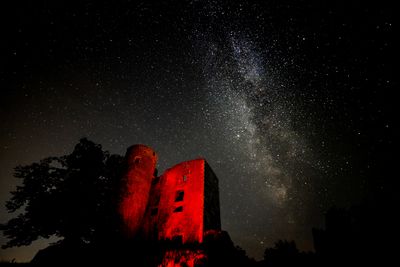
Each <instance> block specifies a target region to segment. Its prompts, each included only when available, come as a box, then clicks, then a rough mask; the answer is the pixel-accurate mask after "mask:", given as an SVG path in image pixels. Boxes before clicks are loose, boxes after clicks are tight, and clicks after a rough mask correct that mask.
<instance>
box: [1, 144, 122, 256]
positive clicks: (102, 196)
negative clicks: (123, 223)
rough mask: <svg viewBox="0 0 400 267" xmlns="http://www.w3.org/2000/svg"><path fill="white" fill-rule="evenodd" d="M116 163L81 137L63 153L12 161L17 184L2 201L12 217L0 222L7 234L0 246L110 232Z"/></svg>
mask: <svg viewBox="0 0 400 267" xmlns="http://www.w3.org/2000/svg"><path fill="white" fill-rule="evenodd" d="M122 162H123V161H122V157H121V156H118V155H110V153H109V152H107V151H104V150H103V149H102V147H101V145H99V144H95V143H93V142H91V141H89V140H87V139H86V138H83V139H81V140H80V142H79V143H78V144H77V145H76V146H75V148H74V150H73V152H72V153H71V154H69V155H65V156H61V157H48V158H45V159H42V160H40V161H39V162H38V163H32V164H30V165H25V166H17V167H16V168H15V172H14V176H15V177H16V178H18V179H21V184H20V185H18V186H17V187H16V190H15V191H13V192H11V194H12V196H11V199H10V200H9V201H7V203H6V208H7V210H8V211H9V212H10V213H14V214H16V217H14V218H12V219H10V220H9V221H8V222H7V223H5V224H1V225H0V230H2V231H3V233H4V235H5V236H6V237H8V238H9V239H10V240H9V241H8V243H7V244H5V245H4V246H3V248H7V247H13V246H22V245H29V244H31V242H32V241H34V240H36V239H38V238H49V237H50V236H56V237H62V238H64V240H65V241H66V242H72V243H76V244H78V243H91V242H96V241H97V240H98V239H99V238H100V237H101V236H107V235H110V234H112V233H110V231H113V229H117V228H116V227H113V224H115V223H117V215H116V209H115V205H116V202H117V201H118V194H117V190H116V189H117V186H118V183H119V177H120V171H121V165H122Z"/></svg>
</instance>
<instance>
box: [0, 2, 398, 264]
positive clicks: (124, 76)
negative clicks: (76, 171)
mask: <svg viewBox="0 0 400 267" xmlns="http://www.w3.org/2000/svg"><path fill="white" fill-rule="evenodd" d="M233 2H235V3H233ZM392 10H393V5H391V4H390V3H389V2H385V1H380V2H379V3H378V4H377V5H370V4H367V3H365V1H342V0H340V1H324V2H321V1H316V0H315V1H314V0H312V1H305V0H299V1H287V0H283V1H215V0H212V1H202V0H197V1H157V2H153V1H142V2H137V1H121V2H116V1H108V2H105V1H80V2H79V4H74V3H72V1H66V2H65V3H63V2H62V1H33V2H32V1H26V2H25V1H14V3H13V4H10V6H5V7H4V8H3V10H2V13H4V14H2V18H3V19H4V20H5V22H4V23H3V26H6V29H5V30H4V31H3V38H4V39H3V44H5V48H4V49H2V51H1V52H0V53H1V58H2V60H1V64H0V67H1V69H0V71H1V72H0V82H1V84H2V85H1V97H0V116H1V117H0V118H1V120H0V205H1V207H0V222H4V221H6V220H7V219H9V218H11V215H10V214H7V212H6V210H5V207H4V203H5V201H6V200H7V199H8V198H9V197H10V195H9V191H10V190H12V189H13V188H14V187H15V185H16V184H17V180H16V179H15V178H13V176H12V172H13V167H15V166H16V165H18V164H29V163H31V162H34V161H38V160H40V159H42V158H44V157H47V156H51V155H54V156H59V155H64V154H66V153H69V152H71V151H72V149H73V147H74V145H75V144H76V143H77V142H78V141H79V139H80V138H81V137H88V138H89V139H90V140H92V141H94V142H97V143H100V144H102V145H103V147H104V149H106V150H109V151H110V152H112V153H117V154H124V153H125V150H126V148H127V147H128V146H130V145H131V144H136V143H143V144H146V145H149V146H151V147H152V148H153V149H154V150H155V151H157V153H158V154H159V163H158V169H159V173H161V172H163V171H164V170H165V169H166V168H168V167H170V166H172V165H174V164H176V163H179V162H181V161H185V160H189V159H194V158H197V157H205V158H206V159H207V161H208V162H209V164H210V166H211V167H212V168H213V170H214V172H215V173H216V174H217V176H218V178H219V182H220V199H221V200H220V201H221V219H222V227H223V229H224V230H227V231H228V232H229V234H230V235H231V237H232V239H233V241H234V242H235V244H236V245H239V246H240V247H242V248H244V249H245V250H246V251H247V253H248V254H249V255H250V256H251V257H255V258H256V259H260V258H261V257H262V255H263V252H264V250H265V248H266V247H270V246H272V245H273V244H274V242H275V241H277V240H278V239H288V240H295V241H296V243H297V245H298V247H299V248H300V249H301V250H305V251H308V250H312V249H313V243H312V234H311V228H312V227H321V226H323V222H324V220H323V213H324V212H325V211H326V210H327V209H328V208H329V207H331V206H333V205H336V206H340V207H348V206H351V205H354V204H356V203H358V202H359V201H361V200H362V199H363V198H365V197H366V196H368V195H369V194H371V192H376V191H379V190H385V188H386V187H390V181H389V180H390V179H389V178H388V177H389V176H390V175H389V173H390V168H389V167H387V163H388V162H389V161H390V160H391V159H392V157H391V151H392V150H391V147H392V146H393V142H394V129H393V126H394V119H393V117H394V115H393V114H394V106H395V98H394V92H393V91H394V88H395V84H396V82H395V81H394V79H393V68H394V59H393V50H394V49H393V40H392V39H393V31H394V30H393V28H394V27H395V26H396V25H393V14H392ZM5 242H6V240H5V238H4V237H3V236H2V235H0V244H4V243H5ZM47 243H48V241H45V240H42V241H38V242H35V243H33V245H32V246H29V247H21V248H12V249H7V250H1V251H0V260H2V259H12V258H16V259H17V260H18V261H27V260H30V259H31V258H32V257H33V255H34V253H35V252H36V251H37V249H38V248H42V247H44V246H46V244H47Z"/></svg>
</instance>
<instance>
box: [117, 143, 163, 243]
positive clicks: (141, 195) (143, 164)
mask: <svg viewBox="0 0 400 267" xmlns="http://www.w3.org/2000/svg"><path fill="white" fill-rule="evenodd" d="M125 160H126V163H127V170H126V173H125V175H124V177H123V183H122V199H121V202H120V206H119V212H120V214H121V216H122V220H123V223H124V226H125V230H126V234H127V236H128V237H134V236H136V234H137V233H138V230H139V229H140V227H141V224H142V220H143V216H144V213H145V211H146V207H147V204H148V201H149V193H150V188H151V182H152V180H153V178H154V172H155V168H156V163H157V155H156V153H155V152H154V151H153V150H152V149H151V148H150V147H147V146H145V145H133V146H131V147H129V148H128V149H127V151H126V155H125Z"/></svg>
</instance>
